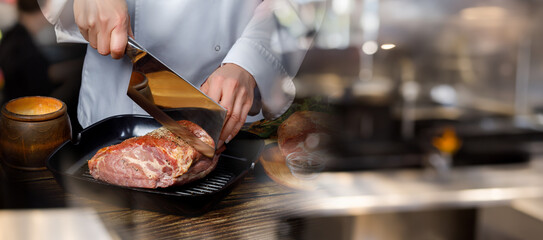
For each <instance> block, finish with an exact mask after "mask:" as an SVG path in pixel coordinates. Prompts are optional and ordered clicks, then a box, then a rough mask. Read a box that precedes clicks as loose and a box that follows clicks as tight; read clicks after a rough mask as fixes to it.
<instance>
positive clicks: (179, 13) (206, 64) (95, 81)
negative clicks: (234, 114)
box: [40, 0, 303, 128]
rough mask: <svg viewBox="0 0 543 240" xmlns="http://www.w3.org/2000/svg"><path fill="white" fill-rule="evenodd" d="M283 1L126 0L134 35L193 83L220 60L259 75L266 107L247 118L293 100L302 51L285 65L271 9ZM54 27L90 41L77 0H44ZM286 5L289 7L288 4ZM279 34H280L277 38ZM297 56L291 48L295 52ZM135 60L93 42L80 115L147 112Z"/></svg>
mask: <svg viewBox="0 0 543 240" xmlns="http://www.w3.org/2000/svg"><path fill="white" fill-rule="evenodd" d="M277 2H279V1H261V0H153V1H151V0H127V6H128V12H129V15H130V17H131V24H132V28H133V32H134V37H135V39H136V41H137V42H138V43H139V44H141V45H142V46H143V47H144V48H145V49H147V50H148V51H149V52H150V53H152V54H153V55H154V56H156V57H157V58H158V59H160V60H161V61H162V62H164V63H165V64H166V65H168V66H169V67H170V68H172V69H173V70H174V71H176V72H177V73H179V74H180V75H181V76H183V77H184V78H185V79H186V80H188V81H190V82H191V83H192V84H193V85H194V86H197V87H199V86H201V84H202V83H203V82H204V81H205V80H206V79H207V77H208V76H209V75H210V74H211V73H212V72H213V71H214V70H215V69H216V68H217V67H219V66H220V65H221V64H224V63H235V64H237V65H239V66H241V67H243V68H244V69H245V70H247V71H248V72H249V73H250V74H252V76H253V77H254V78H255V81H256V84H257V90H258V91H259V92H258V93H259V95H260V100H261V103H262V111H261V112H260V113H259V114H258V115H256V116H249V117H248V118H247V121H256V120H259V119H262V117H266V118H268V119H273V118H276V117H278V116H280V115H281V114H282V113H284V112H285V111H286V110H287V108H288V107H289V106H290V104H291V103H292V101H293V99H294V93H295V87H294V84H293V83H292V80H291V79H292V75H293V73H292V72H290V74H289V72H287V69H295V70H297V66H299V64H300V63H301V60H302V57H303V55H300V54H298V55H296V56H298V57H297V59H296V60H294V61H293V60H289V63H290V64H293V65H296V66H294V67H292V66H288V67H287V66H285V65H284V64H283V60H284V57H283V56H282V54H283V53H284V49H285V48H282V47H281V46H280V45H281V44H279V43H280V42H281V41H283V40H280V41H277V39H279V38H277V35H278V34H279V31H278V24H277V22H276V21H275V19H274V17H273V11H274V10H275V9H276V8H277V7H279V6H280V5H277V4H276V3H277ZM40 4H41V6H42V10H43V12H44V15H45V16H46V18H47V19H48V20H49V21H50V22H51V23H52V24H54V25H55V31H56V34H57V41H59V42H80V43H87V42H86V41H85V40H84V38H83V37H82V35H81V34H80V32H79V29H78V27H77V25H76V24H75V20H74V17H73V0H46V1H45V2H43V1H42V2H41V3H40ZM281 6H283V7H284V6H286V5H285V4H282V5H281ZM273 39H276V40H275V41H274V40H273ZM290 55H292V54H290ZM131 69H132V65H131V62H130V60H129V59H128V58H127V57H125V58H123V59H121V60H115V59H112V58H111V57H110V56H102V55H100V54H99V53H98V52H97V50H96V49H93V48H92V47H90V46H88V47H87V54H86V56H85V62H84V66H83V73H82V83H81V90H80V97H79V106H78V119H79V121H80V124H81V125H82V126H83V127H84V128H86V127H88V126H89V125H91V124H93V123H95V122H97V121H100V120H102V119H104V118H107V117H110V116H114V115H120V114H145V112H144V111H143V110H142V109H141V108H140V107H139V106H138V105H136V104H135V103H134V102H133V101H132V100H131V99H130V98H128V97H127V95H126V89H127V86H128V83H129V80H130V75H131Z"/></svg>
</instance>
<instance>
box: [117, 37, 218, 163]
mask: <svg viewBox="0 0 543 240" xmlns="http://www.w3.org/2000/svg"><path fill="white" fill-rule="evenodd" d="M125 54H126V55H127V56H128V57H129V58H130V59H131V61H132V64H133V69H132V77H131V79H130V84H129V86H128V89H127V95H128V96H129V97H130V98H131V99H132V100H133V101H134V102H135V103H136V104H138V105H139V106H140V107H141V108H142V109H143V110H145V111H146V112H147V113H148V114H149V115H151V116H152V117H153V118H154V119H155V120H157V121H158V122H159V123H160V124H162V125H163V126H164V127H166V128H167V129H168V130H170V131H171V132H172V133H174V134H175V135H177V136H179V137H180V138H181V139H183V140H185V141H186V142H187V143H188V144H189V145H191V146H192V147H194V148H195V149H196V150H197V151H199V152H200V153H202V154H203V155H205V156H206V157H213V155H214V152H215V148H216V147H217V143H218V140H219V136H220V133H221V131H222V127H223V125H224V121H225V118H226V109H224V108H223V107H222V106H221V105H219V104H218V103H216V102H215V101H213V99H211V98H209V97H208V96H207V95H205V94H204V93H203V92H201V91H200V89H198V88H196V87H195V86H193V85H192V84H191V83H190V82H188V81H186V80H185V79H184V78H183V77H181V76H180V75H179V74H177V73H176V72H175V71H173V70H172V69H171V68H169V67H168V66H167V65H165V64H164V63H162V62H161V61H160V60H159V59H157V58H156V57H154V56H153V55H152V54H151V53H149V52H148V51H147V50H145V49H144V48H143V47H142V46H141V45H140V44H138V43H137V42H136V41H135V40H134V39H133V38H131V37H129V38H128V44H127V47H126V52H125ZM178 120H189V121H191V122H193V123H196V124H198V125H199V126H200V127H202V128H203V129H204V130H205V131H206V132H207V133H208V134H209V135H210V136H211V138H212V139H213V141H214V142H215V146H214V147H215V148H213V147H210V146H208V145H207V144H205V143H204V142H202V141H201V140H200V139H199V138H198V137H197V136H195V135H194V134H192V132H190V131H189V130H188V129H186V128H185V127H183V126H181V125H179V124H177V122H176V121H178Z"/></svg>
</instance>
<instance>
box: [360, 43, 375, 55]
mask: <svg viewBox="0 0 543 240" xmlns="http://www.w3.org/2000/svg"><path fill="white" fill-rule="evenodd" d="M378 48H379V46H378V45H377V43H376V42H375V41H367V42H365V43H364V44H363V45H362V51H363V52H364V53H365V54H367V55H373V54H375V53H376V52H377V49H378Z"/></svg>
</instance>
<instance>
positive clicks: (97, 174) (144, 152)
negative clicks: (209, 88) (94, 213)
mask: <svg viewBox="0 0 543 240" xmlns="http://www.w3.org/2000/svg"><path fill="white" fill-rule="evenodd" d="M178 123H179V124H181V125H183V126H185V127H186V128H187V129H189V130H190V131H191V132H192V133H194V134H195V135H196V136H197V137H198V138H199V139H200V140H202V141H203V142H204V143H206V144H208V145H210V146H214V143H213V139H212V138H211V137H210V136H209V135H208V134H207V133H206V132H205V131H204V130H203V129H202V128H201V127H200V126H198V125H196V124H195V123H192V122H190V121H186V120H181V121H178ZM217 160H218V155H216V156H215V157H214V158H213V159H210V158H207V157H205V156H203V155H202V154H200V153H199V152H198V151H196V149H194V148H193V147H191V146H190V145H188V144H187V143H186V142H185V141H183V140H182V139H180V138H178V137H176V136H175V135H174V134H173V133H171V132H170V131H168V130H167V129H166V128H164V127H161V128H158V129H156V130H154V131H152V132H150V133H148V134H146V135H144V136H140V137H133V138H130V139H127V140H125V141H123V142H122V143H119V144H117V145H113V146H109V147H105V148H102V149H100V150H98V152H97V153H96V155H94V157H92V158H91V159H90V160H89V161H88V165H89V170H90V173H91V175H92V176H93V177H94V178H95V179H99V180H102V181H105V182H108V183H111V184H116V185H121V186H127V187H141V188H159V187H161V188H164V187H169V186H174V185H182V184H185V183H188V182H191V181H194V180H197V179H200V178H203V177H204V176H206V175H207V174H208V173H209V172H211V171H212V170H213V169H214V168H215V166H216V165H217Z"/></svg>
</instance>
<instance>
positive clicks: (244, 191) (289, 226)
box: [0, 167, 303, 239]
mask: <svg viewBox="0 0 543 240" xmlns="http://www.w3.org/2000/svg"><path fill="white" fill-rule="evenodd" d="M0 173H1V175H2V178H1V185H0V193H2V197H1V199H0V206H1V207H2V208H4V209H6V208H7V209H20V208H22V209H27V208H33V209H34V208H68V207H91V208H93V209H95V210H96V212H97V213H98V215H99V216H100V218H101V219H102V221H103V223H104V225H105V226H106V228H107V229H108V231H109V232H110V233H111V235H112V236H113V237H114V238H118V239H270V238H271V239H276V238H283V236H287V235H288V236H292V235H293V234H294V235H295V234H296V232H297V231H298V226H297V221H296V218H295V216H296V212H297V211H298V210H297V209H293V207H292V206H293V205H291V204H289V203H290V202H291V201H296V199H297V197H298V196H299V194H303V193H300V192H297V191H294V190H292V189H289V188H286V187H283V186H281V185H279V184H277V183H275V182H273V181H271V180H270V179H269V178H267V177H266V176H265V174H264V173H263V172H262V171H258V167H257V170H256V171H253V172H251V173H250V174H249V175H247V176H246V177H245V180H244V181H243V182H242V183H241V184H240V185H238V186H237V187H236V188H235V189H234V190H233V191H232V192H231V193H230V194H229V195H228V196H227V197H226V198H225V199H223V200H222V201H221V202H219V204H218V205H216V206H215V207H214V208H213V209H212V210H211V211H209V212H207V213H205V214H203V215H201V216H196V217H188V216H180V215H175V214H167V213H160V212H153V211H147V210H138V209H129V208H120V207H117V206H114V205H110V204H108V203H104V202H100V201H96V200H92V199H88V198H84V197H80V196H76V195H74V194H71V193H66V192H65V191H64V190H63V189H62V188H61V187H60V185H59V184H58V183H57V182H56V181H55V179H54V178H53V177H52V174H51V173H50V172H48V171H42V172H22V171H15V170H13V169H9V168H7V167H3V168H1V169H0Z"/></svg>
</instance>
